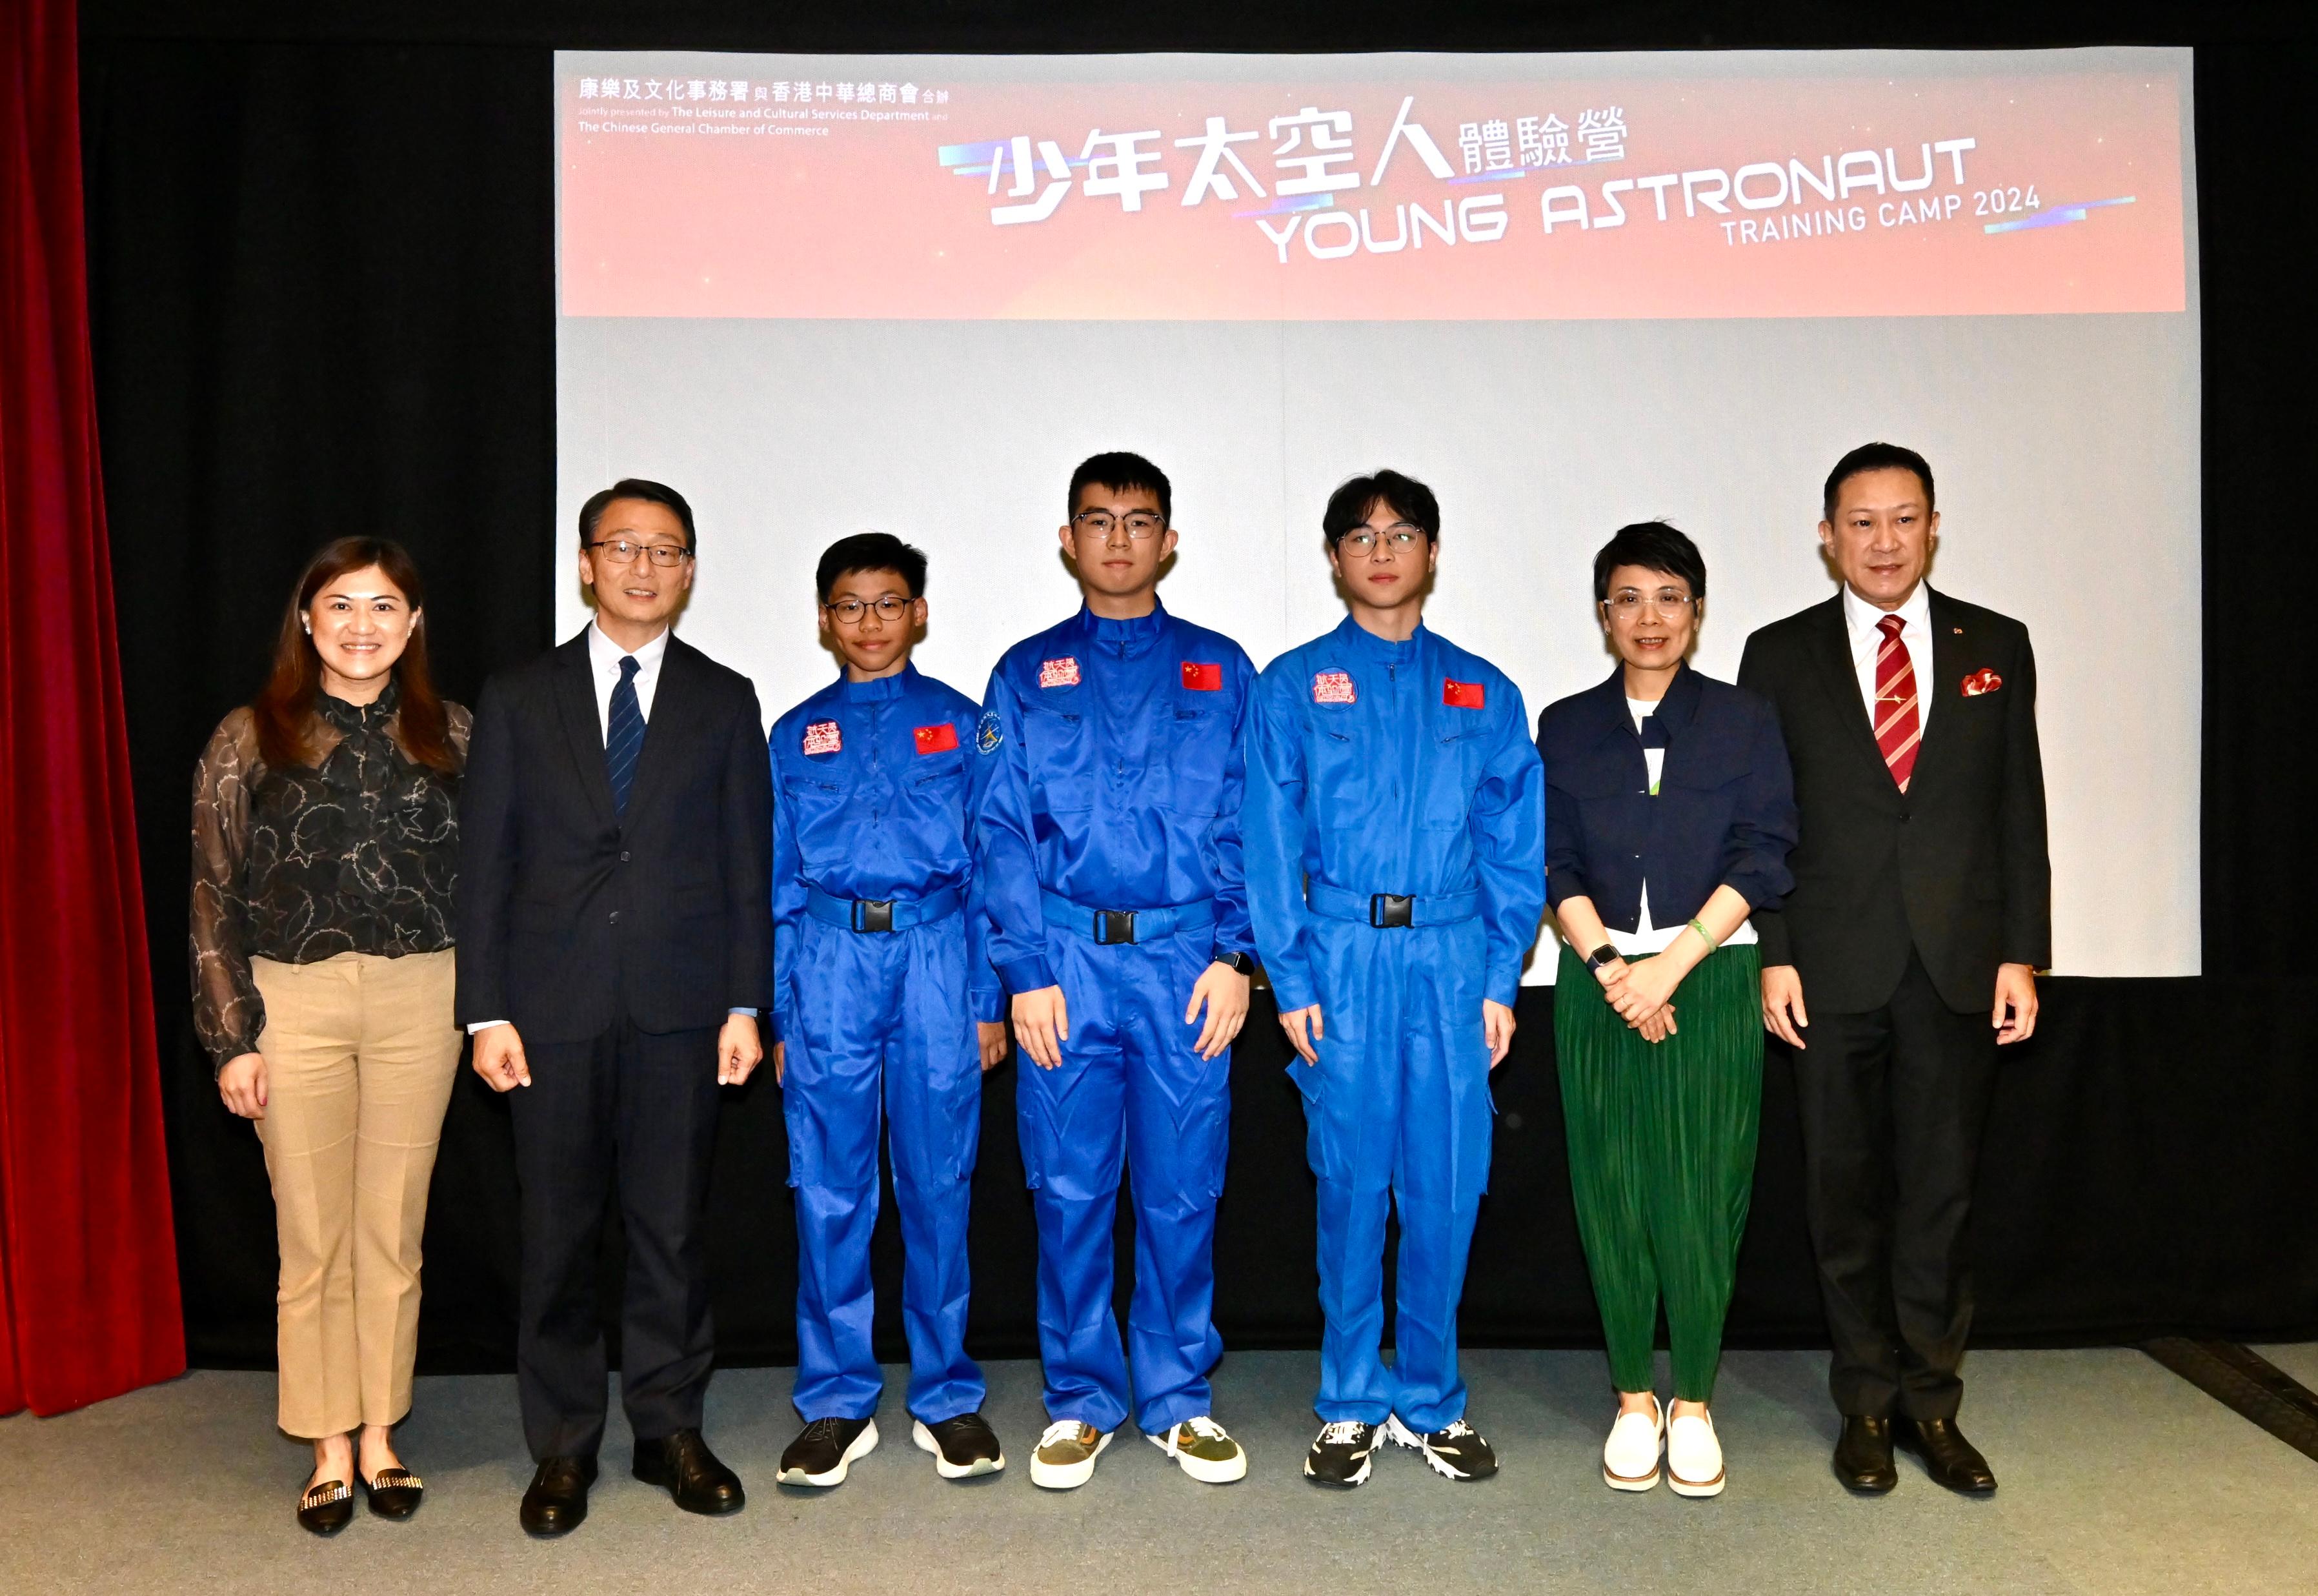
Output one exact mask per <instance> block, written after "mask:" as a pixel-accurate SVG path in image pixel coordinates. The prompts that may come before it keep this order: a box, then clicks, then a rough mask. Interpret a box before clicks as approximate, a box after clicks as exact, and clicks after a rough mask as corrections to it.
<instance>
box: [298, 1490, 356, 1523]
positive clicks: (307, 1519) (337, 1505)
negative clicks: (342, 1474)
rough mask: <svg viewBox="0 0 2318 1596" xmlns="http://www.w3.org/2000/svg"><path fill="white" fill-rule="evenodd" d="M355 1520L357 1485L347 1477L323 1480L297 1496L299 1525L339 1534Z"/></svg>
mask: <svg viewBox="0 0 2318 1596" xmlns="http://www.w3.org/2000/svg"><path fill="white" fill-rule="evenodd" d="M354 1521H355V1493H354V1487H353V1486H351V1485H349V1484H346V1482H345V1481H344V1480H320V1481H317V1482H316V1483H315V1484H311V1485H309V1486H307V1487H306V1489H305V1490H304V1491H303V1492H301V1493H300V1494H299V1497H298V1528H300V1529H309V1530H311V1531H312V1532H313V1533H314V1534H316V1535H336V1534H337V1532H338V1531H339V1530H341V1529H345V1528H346V1526H347V1525H349V1524H351V1523H353V1522H354Z"/></svg>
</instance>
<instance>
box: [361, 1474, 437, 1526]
mask: <svg viewBox="0 0 2318 1596" xmlns="http://www.w3.org/2000/svg"><path fill="white" fill-rule="evenodd" d="M355 1478H356V1479H361V1478H362V1475H361V1473H360V1471H359V1470H357V1471H356V1473H355ZM362 1488H363V1496H364V1499H365V1500H366V1501H368V1502H369V1503H370V1511H373V1512H374V1513H376V1514H377V1515H378V1516H379V1517H380V1518H382V1519H407V1518H409V1516H410V1515H411V1514H413V1513H415V1512H417V1511H418V1504H419V1503H420V1502H424V1501H426V1500H427V1482H426V1481H425V1480H422V1479H420V1478H419V1477H418V1475H415V1474H412V1473H411V1472H410V1471H409V1469H407V1468H382V1469H380V1470H379V1471H378V1472H377V1473H376V1474H374V1475H371V1477H370V1478H368V1479H366V1480H363V1483H362Z"/></svg>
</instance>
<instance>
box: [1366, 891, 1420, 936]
mask: <svg viewBox="0 0 2318 1596" xmlns="http://www.w3.org/2000/svg"><path fill="white" fill-rule="evenodd" d="M1415 904H1416V900H1415V899H1414V898H1404V897H1402V896H1400V895H1399V894H1398V893H1397V892H1379V893H1377V894H1376V896H1374V897H1372V898H1370V900H1369V924H1370V925H1372V926H1374V927H1376V928H1378V929H1379V930H1385V929H1387V928H1391V927H1395V926H1413V925H1415V923H1416V922H1415V920H1414V919H1410V918H1409V917H1410V913H1411V911H1412V910H1414V909H1415Z"/></svg>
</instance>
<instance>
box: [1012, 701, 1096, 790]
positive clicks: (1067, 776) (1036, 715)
mask: <svg viewBox="0 0 2318 1596" xmlns="http://www.w3.org/2000/svg"><path fill="white" fill-rule="evenodd" d="M1093 744H1094V737H1093V734H1092V731H1090V730H1089V729H1088V727H1087V724H1086V717H1085V716H1084V715H1083V714H1082V713H1080V712H1078V711H1077V710H1056V709H1048V708H1047V707H1046V706H1045V705H1044V704H1024V705H1023V706H1022V752H1023V756H1024V758H1025V759H1026V760H1027V761H1028V763H1029V768H1030V771H1031V776H1030V779H1031V782H1032V783H1033V785H1035V787H1036V789H1037V801H1038V807H1040V808H1042V809H1044V810H1046V811H1047V813H1049V814H1068V813H1070V812H1071V811H1074V810H1084V809H1092V808H1093V807H1094V794H1095V784H1096V781H1097V778H1098V777H1099V776H1100V774H1101V773H1100V772H1098V771H1097V770H1096V769H1095V768H1094V755H1093Z"/></svg>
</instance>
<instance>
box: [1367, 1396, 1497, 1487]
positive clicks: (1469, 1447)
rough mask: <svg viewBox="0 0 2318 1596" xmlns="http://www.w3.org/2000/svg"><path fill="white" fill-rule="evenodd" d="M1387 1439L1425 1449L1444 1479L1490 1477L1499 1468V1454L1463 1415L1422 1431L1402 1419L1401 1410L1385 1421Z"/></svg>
mask: <svg viewBox="0 0 2318 1596" xmlns="http://www.w3.org/2000/svg"><path fill="white" fill-rule="evenodd" d="M1384 1432H1385V1436H1386V1439H1388V1440H1390V1441H1391V1442H1392V1444H1393V1445H1394V1446H1396V1447H1406V1448H1408V1449H1409V1450H1410V1451H1412V1452H1422V1453H1423V1454H1424V1461H1425V1464H1426V1466H1429V1467H1430V1468H1431V1469H1432V1470H1433V1473H1434V1474H1437V1475H1440V1476H1441V1477H1442V1479H1444V1480H1486V1479H1487V1478H1488V1477H1489V1476H1490V1475H1494V1474H1496V1472H1497V1455H1496V1452H1495V1451H1494V1450H1492V1449H1491V1448H1490V1446H1489V1443H1488V1442H1487V1441H1486V1440H1483V1439H1481V1432H1480V1431H1479V1430H1476V1429H1474V1428H1473V1427H1472V1426H1471V1425H1470V1424H1468V1423H1467V1422H1466V1421H1464V1420H1462V1419H1452V1420H1451V1421H1450V1422H1449V1424H1448V1427H1447V1428H1445V1429H1442V1430H1434V1431H1433V1433H1432V1434H1430V1435H1419V1434H1417V1433H1416V1431H1415V1430H1411V1429H1410V1428H1409V1427H1408V1426H1407V1425H1406V1424H1403V1423H1402V1422H1401V1421H1400V1415H1399V1414H1398V1413H1395V1414H1393V1415H1392V1416H1391V1417H1390V1418H1388V1419H1387V1420H1386V1421H1384Z"/></svg>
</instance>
